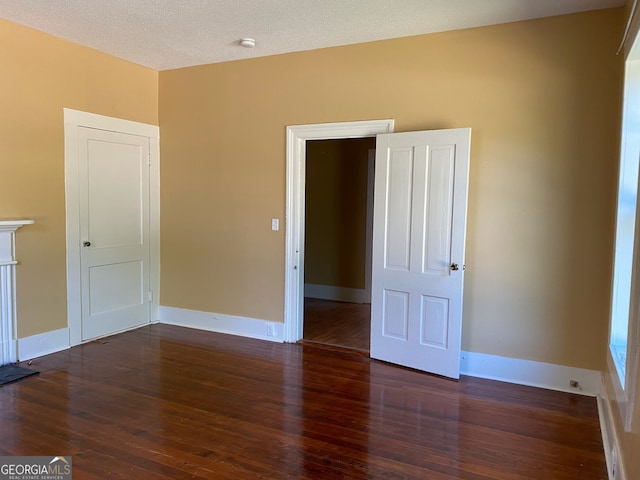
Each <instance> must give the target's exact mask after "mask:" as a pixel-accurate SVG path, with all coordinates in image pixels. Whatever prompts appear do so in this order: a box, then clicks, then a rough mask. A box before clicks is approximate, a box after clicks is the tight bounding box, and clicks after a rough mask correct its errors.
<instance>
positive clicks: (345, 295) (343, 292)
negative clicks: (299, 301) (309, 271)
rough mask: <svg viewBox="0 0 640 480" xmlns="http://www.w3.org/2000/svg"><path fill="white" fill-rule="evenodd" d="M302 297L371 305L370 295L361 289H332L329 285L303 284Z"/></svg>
mask: <svg viewBox="0 0 640 480" xmlns="http://www.w3.org/2000/svg"><path fill="white" fill-rule="evenodd" d="M304 296H305V297H309V298H318V299H320V300H332V301H334V302H349V303H371V298H370V295H367V291H366V290H365V289H363V288H346V287H333V286H330V285H314V284H312V283H305V284H304Z"/></svg>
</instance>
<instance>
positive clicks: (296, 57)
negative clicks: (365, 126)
mask: <svg viewBox="0 0 640 480" xmlns="http://www.w3.org/2000/svg"><path fill="white" fill-rule="evenodd" d="M622 21H623V18H622V10H621V9H617V10H605V11H597V12H590V13H584V14H577V15H568V16H561V17H554V18H547V19H541V20H534V21H528V22H518V23H512V24H506V25H499V26H492V27H486V28H478V29H469V30H461V31H455V32H448V33H441V34H432V35H425V36H418V37H413V38H405V39H396V40H388V41H382V42H374V43H367V44H360V45H352V46H344V47H337V48H329V49H323V50H315V51H309V52H301V53H293V54H287V55H280V56H273V57H265V58H256V59H252V60H245V61H237V62H228V63H221V64H214V65H206V66H199V67H192V68H186V69H179V70H173V71H165V72H161V73H160V104H159V112H160V126H161V132H162V135H161V149H162V167H161V168H162V187H161V188H162V206H161V210H162V214H161V215H162V238H161V241H162V298H161V302H162V304H163V305H169V306H173V307H182V308H188V309H196V310H203V311H211V312H220V313H226V314H234V315H240V316H247V317H253V318H261V319H267V320H271V321H282V319H283V307H284V306H283V298H284V229H281V231H280V232H272V231H271V230H270V219H271V218H272V217H279V218H281V219H282V218H284V214H285V126H286V125H295V124H306V123H320V122H335V121H346V120H367V119H380V118H394V119H395V126H396V131H398V132H400V131H409V130H423V129H434V128H452V127H472V128H473V136H472V152H471V158H472V160H471V181H470V191H469V219H468V232H467V261H466V263H467V265H468V269H467V273H466V285H465V297H464V309H465V310H464V329H463V348H464V349H465V350H469V351H474V352H481V353H489V354H494V355H502V356H506V357H514V358H522V359H528V360H536V361H543V362H549V363H554V364H562V365H569V366H575V367H582V368H587V369H595V370H601V369H603V368H604V367H605V365H604V358H605V356H604V352H605V343H606V337H607V318H608V309H609V290H610V287H609V283H610V271H611V248H612V238H611V237H612V228H613V215H612V212H613V201H614V188H615V171H616V154H615V152H616V151H617V131H618V124H619V119H618V113H619V108H618V107H619V100H620V80H621V65H622V64H621V58H620V57H618V56H616V55H615V50H616V48H617V43H618V41H619V39H620V32H621V29H622Z"/></svg>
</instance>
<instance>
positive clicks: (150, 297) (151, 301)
mask: <svg viewBox="0 0 640 480" xmlns="http://www.w3.org/2000/svg"><path fill="white" fill-rule="evenodd" d="M149 303H153V290H149Z"/></svg>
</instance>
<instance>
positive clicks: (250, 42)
mask: <svg viewBox="0 0 640 480" xmlns="http://www.w3.org/2000/svg"><path fill="white" fill-rule="evenodd" d="M240 46H241V47H244V48H253V47H255V46H256V41H255V39H253V38H243V39H242V40H240Z"/></svg>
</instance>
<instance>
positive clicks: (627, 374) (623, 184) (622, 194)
mask: <svg viewBox="0 0 640 480" xmlns="http://www.w3.org/2000/svg"><path fill="white" fill-rule="evenodd" d="M639 53H640V52H639V49H638V48H636V45H634V48H633V49H632V52H631V54H630V55H629V57H628V59H627V62H626V63H625V87H624V88H625V92H624V105H623V119H622V146H621V152H620V170H619V179H618V203H617V215H616V240H615V257H614V272H613V289H612V305H611V327H610V332H609V333H610V334H609V352H610V353H611V356H610V361H612V362H613V365H614V366H615V371H616V373H617V376H616V375H614V387H615V389H616V397H617V401H618V404H619V406H620V411H621V413H622V416H623V422H624V424H625V429H626V430H628V429H629V428H630V426H631V425H630V422H631V409H632V407H633V404H632V403H631V402H630V400H632V399H633V389H634V388H635V371H636V369H637V365H636V362H635V355H634V354H633V352H635V349H636V344H637V341H636V339H635V334H634V332H635V331H636V324H637V319H636V317H637V316H638V307H639V306H640V305H639V304H638V301H637V300H636V299H637V298H638V295H637V292H638V288H639V287H640V269H638V268H634V265H636V264H637V263H638V260H637V259H638V258H640V245H637V244H636V239H637V238H638V234H637V226H638V220H637V210H638V208H637V207H638V201H637V200H638V165H639V164H640V55H639Z"/></svg>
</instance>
